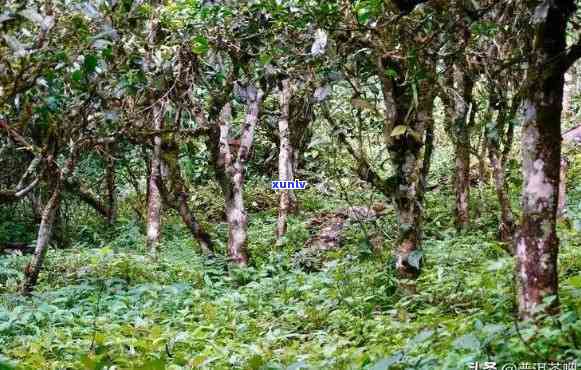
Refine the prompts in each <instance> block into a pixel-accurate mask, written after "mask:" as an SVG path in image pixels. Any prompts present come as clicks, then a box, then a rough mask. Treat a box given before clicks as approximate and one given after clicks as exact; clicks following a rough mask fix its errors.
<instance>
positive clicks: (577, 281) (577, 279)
mask: <svg viewBox="0 0 581 370" xmlns="http://www.w3.org/2000/svg"><path fill="white" fill-rule="evenodd" d="M566 282H567V284H569V285H571V286H572V287H573V288H581V275H575V276H572V277H570V278H568V279H567V280H566Z"/></svg>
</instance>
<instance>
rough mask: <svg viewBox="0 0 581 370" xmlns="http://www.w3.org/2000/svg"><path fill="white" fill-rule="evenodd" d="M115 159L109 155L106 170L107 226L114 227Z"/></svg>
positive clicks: (115, 213)
mask: <svg viewBox="0 0 581 370" xmlns="http://www.w3.org/2000/svg"><path fill="white" fill-rule="evenodd" d="M115 175H116V173H115V159H114V158H113V154H112V153H109V154H108V157H107V164H106V168H105V178H106V182H107V204H108V207H107V208H108V211H109V212H108V214H107V224H108V225H109V226H113V225H114V224H115V221H116V219H117V194H116V192H117V190H116V188H115V177H116V176H115Z"/></svg>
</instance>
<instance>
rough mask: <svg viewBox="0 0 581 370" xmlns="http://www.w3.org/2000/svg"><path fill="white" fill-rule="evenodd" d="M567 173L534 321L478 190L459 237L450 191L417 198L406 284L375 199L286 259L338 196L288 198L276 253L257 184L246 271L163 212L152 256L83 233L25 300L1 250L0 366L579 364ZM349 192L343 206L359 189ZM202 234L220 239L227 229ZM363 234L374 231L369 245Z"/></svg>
mask: <svg viewBox="0 0 581 370" xmlns="http://www.w3.org/2000/svg"><path fill="white" fill-rule="evenodd" d="M571 176H572V180H571V186H570V192H569V221H568V222H565V223H563V224H561V225H560V238H561V242H562V243H561V252H560V257H559V258H560V259H559V263H560V266H559V268H560V284H561V290H560V291H561V295H560V300H561V313H560V315H558V316H557V317H554V318H546V319H544V320H541V322H539V323H538V325H537V326H534V325H531V324H527V323H524V324H523V323H519V324H518V326H517V324H516V322H515V321H514V315H513V312H514V303H513V297H514V285H513V281H512V276H513V261H512V259H511V258H510V257H508V255H507V254H506V252H504V251H503V248H502V246H501V245H500V244H499V243H497V242H495V241H494V240H495V239H496V235H495V233H496V225H497V221H496V218H495V215H496V214H497V211H496V209H495V207H496V201H495V198H494V193H493V191H492V189H489V188H484V189H482V191H480V192H479V193H478V196H476V197H474V202H475V208H476V209H480V212H479V214H480V216H478V217H476V218H475V219H474V225H473V227H472V228H471V230H469V231H466V232H464V233H461V234H459V233H457V232H456V231H455V230H454V229H453V221H452V219H451V216H450V204H451V199H452V195H451V194H449V193H448V192H447V191H445V190H438V191H435V192H432V193H430V194H429V195H428V197H427V206H426V210H427V211H426V212H427V214H426V220H425V225H426V230H425V243H424V253H425V255H424V259H423V260H424V264H423V273H422V276H421V278H420V279H419V280H418V281H417V282H416V283H415V284H411V283H410V282H405V281H403V282H402V281H398V280H396V279H395V278H394V274H393V271H392V265H393V263H392V259H391V253H390V252H391V250H390V248H391V243H390V241H391V238H393V236H394V235H391V234H390V233H391V232H392V230H395V228H394V227H393V223H394V222H395V221H394V215H393V213H392V212H391V211H389V207H388V212H387V214H386V215H385V216H384V217H382V218H381V219H380V220H379V221H377V222H376V223H374V222H371V223H367V224H365V225H359V224H355V225H352V226H351V227H350V228H349V230H348V231H347V235H346V241H345V243H344V247H343V248H341V249H340V250H337V251H332V252H328V253H325V254H320V255H314V256H307V257H305V258H307V259H309V258H310V259H312V261H304V260H301V261H297V258H296V252H297V251H299V250H300V249H301V246H302V244H303V243H304V241H305V240H306V239H307V238H308V236H309V232H308V230H306V229H305V221H306V220H307V219H309V218H310V217H313V216H314V215H316V214H317V213H318V212H321V211H325V210H330V209H333V208H334V207H336V206H340V205H345V202H344V200H342V199H341V197H340V196H339V194H337V193H335V194H330V195H326V196H323V195H321V193H320V192H318V191H317V190H315V189H313V188H311V189H310V190H309V191H307V192H304V193H301V199H302V203H303V212H302V213H301V214H300V215H299V216H295V217H294V218H292V219H291V224H290V231H289V234H288V237H287V240H286V244H285V246H284V247H281V248H277V247H274V235H273V230H274V224H275V217H276V215H275V211H273V209H275V208H273V207H267V205H268V203H269V201H272V199H269V197H268V196H265V195H261V193H260V192H259V191H256V192H254V193H252V192H250V193H249V199H248V202H249V207H250V209H251V211H252V217H251V225H250V240H251V243H250V252H251V254H252V257H253V258H252V260H253V265H252V266H251V267H250V268H247V269H237V268H232V267H231V266H229V265H228V264H227V262H226V261H225V260H224V259H223V258H221V257H216V258H214V259H211V260H207V259H205V258H203V257H201V256H200V255H199V253H198V252H197V250H196V248H195V247H194V246H193V245H192V241H191V239H190V238H189V237H188V235H187V234H186V233H185V231H184V230H183V229H182V227H181V226H180V225H179V222H177V221H176V222H171V220H170V222H167V223H166V225H168V226H167V227H166V230H165V239H164V244H163V248H162V251H161V253H160V254H159V257H158V259H153V258H151V257H149V256H148V255H147V253H145V251H144V249H143V245H144V243H143V237H142V233H141V231H140V229H139V227H138V226H137V224H136V223H135V222H133V221H131V220H130V219H129V218H128V219H127V220H125V222H123V223H122V226H120V228H119V229H117V230H115V232H113V233H112V234H114V238H113V239H112V240H109V241H106V242H105V241H103V240H98V237H96V236H95V235H99V233H97V232H95V233H94V234H91V233H90V232H89V231H86V235H85V239H86V240H87V241H86V242H85V243H78V244H77V245H75V246H73V247H71V248H68V249H60V250H50V251H49V257H48V260H47V266H46V270H45V272H44V273H43V275H42V280H41V282H40V286H39V287H38V291H37V293H36V294H35V295H34V296H33V297H32V298H30V299H26V298H22V297H21V296H20V295H19V294H17V288H18V283H19V282H20V280H21V278H22V274H21V271H22V267H23V266H24V264H25V263H26V262H27V260H28V257H26V256H10V257H3V258H1V259H0V282H2V285H1V288H0V289H1V293H2V295H1V298H0V351H1V353H2V357H1V358H2V361H4V365H0V368H6V367H11V366H16V367H17V368H22V369H103V368H116V369H190V368H214V369H227V368H239V369H307V368H309V369H310V368H313V369H376V370H379V369H388V368H390V369H392V368H393V369H465V368H467V366H468V364H469V363H471V362H475V361H480V362H484V361H494V362H497V363H499V364H503V363H509V362H511V363H519V362H545V361H562V362H564V361H571V360H574V359H579V358H581V349H580V348H581V320H579V315H580V314H581V299H580V298H581V275H580V271H581V237H580V235H581V234H580V233H581V227H580V225H581V204H580V203H581V202H580V201H581V186H580V185H579V181H578V179H580V178H581V171H580V170H579V165H578V164H576V166H574V167H573V169H572V171H571ZM249 188H250V189H251V188H252V187H251V186H249ZM200 194H201V195H200V196H199V197H200V199H198V200H197V201H200V202H202V203H203V202H204V201H206V202H208V207H207V208H206V209H207V213H206V215H205V217H207V220H206V221H208V220H211V219H212V217H215V218H219V216H218V214H219V212H220V205H219V204H218V205H214V206H213V207H210V204H212V203H211V201H210V200H211V199H214V198H215V196H212V193H211V192H210V191H208V192H207V193H206V194H205V195H204V192H201V193H200ZM351 194H354V195H353V196H352V198H353V199H351V200H350V201H352V202H359V201H360V199H359V198H358V197H359V196H360V197H361V198H365V196H367V193H365V192H363V193H357V192H352V193H351ZM204 199H206V200H204ZM514 201H515V204H516V202H517V201H518V200H517V199H516V198H515V199H514ZM207 224H208V225H210V222H208V223H207ZM176 225H177V226H176ZM211 232H212V234H213V235H214V237H215V238H218V244H219V245H218V247H219V249H220V248H224V242H225V240H219V238H220V237H224V236H225V235H227V232H225V225H223V224H222V225H218V226H216V227H214V228H213V229H211ZM365 235H367V236H375V237H380V238H381V240H383V249H382V250H381V251H378V250H377V248H373V247H372V246H371V243H368V242H367V241H366V237H365ZM95 246H98V248H95ZM305 266H308V267H309V268H305ZM414 291H415V292H414ZM112 366H115V367H112Z"/></svg>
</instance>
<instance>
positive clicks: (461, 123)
mask: <svg viewBox="0 0 581 370" xmlns="http://www.w3.org/2000/svg"><path fill="white" fill-rule="evenodd" d="M464 67H465V66H462V67H460V66H454V69H455V71H454V77H455V80H456V86H457V89H458V90H459V91H460V92H461V94H462V95H461V98H460V97H457V98H456V99H455V112H454V121H453V127H452V130H453V132H454V136H455V140H454V143H455V145H454V156H455V158H456V161H455V165H456V167H455V172H454V189H455V192H456V203H455V204H456V206H455V216H456V227H457V228H458V229H464V228H466V227H467V226H468V225H469V223H470V205H469V201H470V124H469V123H470V122H469V121H470V119H469V113H470V112H469V110H470V107H471V105H472V89H473V87H474V82H473V81H472V78H471V77H470V76H469V75H468V72H467V71H465V70H464Z"/></svg>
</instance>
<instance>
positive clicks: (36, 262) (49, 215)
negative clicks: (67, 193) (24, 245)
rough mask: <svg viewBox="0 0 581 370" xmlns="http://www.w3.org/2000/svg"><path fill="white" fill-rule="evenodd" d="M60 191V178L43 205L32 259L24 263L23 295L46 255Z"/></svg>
mask: <svg viewBox="0 0 581 370" xmlns="http://www.w3.org/2000/svg"><path fill="white" fill-rule="evenodd" d="M61 191H62V185H61V184H60V180H57V184H56V187H55V188H54V190H53V192H52V195H51V196H50V198H49V200H48V202H47V203H46V205H45V206H44V209H43V212H42V217H41V220H40V226H39V227H38V235H37V237H36V246H35V249H34V254H33V255H32V260H31V261H30V262H29V263H28V265H26V268H25V270H24V283H23V285H22V294H23V295H30V293H32V290H33V289H34V287H35V286H36V282H37V281H38V275H39V274H40V270H41V268H42V263H43V261H44V256H45V255H46V250H47V248H48V245H49V242H50V238H51V235H52V231H53V228H54V223H55V218H56V214H57V210H58V208H59V204H60V199H61Z"/></svg>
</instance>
